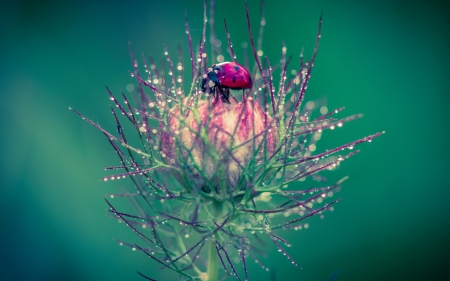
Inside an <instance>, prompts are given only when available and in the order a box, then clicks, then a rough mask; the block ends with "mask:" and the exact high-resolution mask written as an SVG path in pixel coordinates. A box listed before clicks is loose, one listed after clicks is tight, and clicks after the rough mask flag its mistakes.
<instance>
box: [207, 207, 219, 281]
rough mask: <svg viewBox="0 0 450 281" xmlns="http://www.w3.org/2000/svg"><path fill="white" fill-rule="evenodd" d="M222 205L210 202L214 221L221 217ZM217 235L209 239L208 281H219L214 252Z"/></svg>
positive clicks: (217, 256) (216, 258) (216, 255)
mask: <svg viewBox="0 0 450 281" xmlns="http://www.w3.org/2000/svg"><path fill="white" fill-rule="evenodd" d="M222 212H223V203H222V202H218V201H215V200H214V201H212V203H211V214H212V215H213V217H214V218H215V219H217V218H219V217H220V216H222ZM217 238H219V237H218V234H217V233H216V234H215V235H214V237H211V243H210V244H209V253H208V269H207V275H208V281H218V280H219V255H218V254H217V251H216V246H215V245H214V239H217Z"/></svg>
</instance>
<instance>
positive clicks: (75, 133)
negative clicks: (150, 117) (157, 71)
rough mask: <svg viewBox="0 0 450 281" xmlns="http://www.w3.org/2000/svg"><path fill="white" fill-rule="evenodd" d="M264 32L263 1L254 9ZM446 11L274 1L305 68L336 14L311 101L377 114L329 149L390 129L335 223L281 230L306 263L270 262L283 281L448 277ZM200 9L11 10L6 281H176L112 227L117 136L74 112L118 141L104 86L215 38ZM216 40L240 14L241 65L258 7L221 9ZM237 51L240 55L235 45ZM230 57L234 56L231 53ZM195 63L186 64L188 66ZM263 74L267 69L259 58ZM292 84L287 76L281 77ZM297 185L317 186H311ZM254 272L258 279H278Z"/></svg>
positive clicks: (350, 184) (138, 5) (7, 9)
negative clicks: (110, 171) (140, 61)
mask: <svg viewBox="0 0 450 281" xmlns="http://www.w3.org/2000/svg"><path fill="white" fill-rule="evenodd" d="M249 2H250V3H249V9H250V15H251V18H252V26H253V29H254V32H255V33H257V30H258V25H259V12H260V9H259V1H249ZM448 8H449V7H448V5H447V4H446V3H445V1H406V0H389V1H388V0H385V1H357V0H344V1H331V0H330V1H297V0H277V1H272V0H267V1H266V22H267V24H266V26H265V32H264V37H263V51H264V54H265V55H267V56H268V57H269V58H270V59H271V62H273V63H276V62H277V61H278V60H279V58H280V52H281V41H282V40H285V42H286V45H287V54H288V55H290V54H292V55H293V57H294V60H293V61H294V62H295V63H297V62H298V59H299V54H300V51H301V49H302V47H304V48H305V56H306V58H308V57H309V56H310V55H311V53H312V49H313V47H314V41H315V36H316V32H317V23H318V18H319V15H320V13H321V12H322V11H323V12H324V16H323V32H322V41H321V45H320V48H319V54H318V57H317V61H316V64H315V68H314V69H313V72H312V80H311V84H310V85H309V87H308V91H307V95H306V100H318V99H319V100H327V102H328V107H329V108H330V109H332V108H337V107H340V106H345V107H346V109H345V111H344V112H343V113H342V114H341V115H340V116H341V117H343V116H345V115H350V114H355V113H363V114H364V118H363V119H361V120H357V121H354V122H352V123H349V124H346V125H344V126H343V128H339V129H338V130H334V131H332V132H326V133H324V135H323V136H322V140H321V141H320V142H319V144H318V151H321V150H325V149H326V148H331V147H332V146H334V145H340V144H344V143H346V142H348V141H352V140H354V139H357V138H360V137H363V136H366V135H369V134H372V133H375V132H378V131H383V130H385V131H386V134H385V135H383V136H382V137H379V138H377V139H376V140H374V141H373V142H372V143H365V144H362V145H360V146H359V148H360V149H362V152H361V153H359V154H358V155H356V156H354V157H352V158H350V159H349V160H347V161H344V162H343V163H342V164H341V166H340V168H339V169H338V170H337V171H334V172H328V173H325V175H326V176H327V177H329V178H330V181H333V180H336V179H339V178H342V177H344V176H346V175H349V176H350V179H349V180H348V181H347V182H346V183H345V185H344V187H343V189H342V191H341V192H340V193H338V194H337V195H336V196H338V197H341V198H342V200H341V202H339V203H338V204H337V205H335V210H334V212H328V213H327V214H326V216H325V219H323V220H321V219H319V218H316V217H314V218H311V219H310V220H309V221H308V222H309V225H310V227H309V228H308V229H304V230H301V231H292V232H286V233H284V234H282V236H283V237H285V238H286V239H287V240H289V241H290V242H291V243H292V244H293V247H291V248H289V249H288V252H289V253H290V254H291V255H292V256H293V257H294V259H296V261H297V262H298V263H299V264H300V265H301V266H302V269H300V268H296V267H293V266H292V265H291V264H290V262H289V261H288V260H287V259H286V258H285V257H284V256H283V255H281V254H280V253H278V252H277V251H276V250H275V248H271V249H272V250H271V253H270V255H271V258H270V259H268V260H265V261H264V262H265V263H266V264H267V265H269V267H270V268H271V270H272V271H273V272H276V280H328V278H329V277H330V276H331V275H332V273H333V272H335V271H336V270H338V271H339V274H338V275H337V277H336V279H335V280H337V281H340V280H342V281H344V280H448V276H449V272H448V266H449V265H450V257H449V255H448V251H449V250H450V247H449V246H450V241H449V237H450V233H449V230H450V216H449V215H450V208H449V207H448V200H449V199H450V197H449V196H450V190H449V189H450V179H449V176H448V175H447V173H448V169H449V167H450V165H449V164H448V161H449V160H448V156H449V154H450V153H449V152H450V149H449V143H450V141H449V136H450V126H449V121H450V118H449V117H450V114H449V110H448V106H449V104H450V103H449V102H450V95H449V92H450V89H449V88H450V87H449V78H448V77H449V74H450V71H449V67H448V66H449V65H450V55H449V49H450V44H449V34H450V25H449V21H450V18H449V17H448ZM202 9H203V8H202V3H201V1H200V0H198V1H182V0H177V1H128V2H127V3H125V2H122V3H119V2H118V1H74V2H70V1H69V2H66V1H52V0H47V1H31V0H26V1H20V0H18V1H9V2H5V1H3V3H2V4H1V5H0V22H1V24H0V66H1V67H0V95H1V101H2V102H1V103H0V112H1V118H0V128H1V138H0V141H1V147H2V151H3V152H2V157H1V158H0V161H1V162H0V163H1V187H0V212H1V214H2V215H1V226H0V249H1V254H0V259H1V261H0V279H1V280H143V279H142V278H141V277H140V276H139V275H138V274H137V273H136V271H141V272H143V273H146V274H147V275H149V276H151V277H153V278H156V279H158V280H171V278H172V277H169V275H166V272H165V271H160V270H159V266H157V265H156V263H154V262H152V261H151V260H149V259H148V258H147V257H145V255H144V254H142V253H140V252H133V251H132V250H130V249H129V248H125V247H120V246H118V244H117V243H116V242H115V241H114V240H113V238H120V239H123V240H127V239H130V240H131V239H133V238H134V236H133V233H132V232H131V231H129V230H128V229H127V228H126V227H125V226H124V225H123V224H122V225H119V224H118V223H117V222H116V221H115V220H112V219H109V218H108V217H107V216H106V214H107V212H106V206H107V205H106V203H105V201H104V199H103V198H104V195H105V194H106V193H109V192H116V191H117V187H120V185H127V184H128V182H126V181H124V182H121V183H120V184H119V183H114V184H113V183H109V182H108V183H103V182H101V181H100V180H99V179H100V178H101V177H102V176H104V175H105V172H104V171H103V169H102V168H103V167H106V166H111V165H116V164H117V163H118V161H117V156H116V155H115V152H114V151H113V150H112V149H111V147H110V145H109V144H108V142H107V140H106V139H105V138H104V136H103V135H102V134H101V133H100V132H98V131H97V130H96V129H94V128H93V127H91V126H90V125H88V124H87V123H86V122H84V121H83V120H82V119H81V118H79V117H78V116H76V115H75V114H74V113H73V112H70V111H69V110H68V109H67V108H68V106H71V107H73V108H75V109H77V110H78V111H80V112H82V113H83V114H85V115H86V116H88V117H89V118H91V119H92V120H94V121H96V122H98V123H99V124H101V125H102V126H104V127H105V128H107V129H110V130H111V131H114V130H115V125H114V121H113V118H112V116H111V114H110V109H109V105H110V104H111V101H110V100H109V99H108V95H107V91H106V90H105V85H107V86H108V87H109V88H110V89H111V90H112V91H113V92H114V93H116V94H119V93H120V91H121V90H123V91H126V87H127V85H128V84H130V83H134V82H135V81H134V79H132V78H131V77H130V76H129V71H130V70H131V69H132V66H131V62H130V58H129V53H128V41H131V42H132V48H133V50H134V52H135V54H137V55H138V56H140V54H141V53H144V54H146V55H147V54H149V53H151V54H152V55H153V56H154V57H155V58H156V59H158V60H159V59H161V58H163V52H164V51H163V43H164V44H166V45H167V46H168V48H169V52H171V54H172V57H175V58H176V46H177V44H180V45H181V46H182V48H183V51H184V54H185V57H186V58H187V57H188V45H187V38H186V34H185V27H184V15H185V11H187V12H188V17H189V22H190V26H191V31H192V36H193V39H194V43H195V42H198V40H199V39H200V35H201V28H202ZM215 18H216V22H217V25H216V32H217V34H218V36H219V38H220V39H221V40H222V42H223V43H224V44H225V42H226V37H225V33H224V27H223V24H222V19H223V18H226V19H227V21H228V25H229V30H230V33H231V37H232V40H233V42H234V45H235V50H236V53H237V56H238V60H240V59H241V58H242V51H241V50H240V48H239V46H240V45H241V42H244V41H246V42H248V34H247V29H246V19H245V8H244V3H243V1H237V0H232V1H220V0H219V1H217V3H216V17H215ZM223 50H225V49H223ZM225 58H226V60H229V59H230V58H229V57H227V56H226V57H225ZM185 62H187V60H185ZM251 62H252V63H253V60H251ZM277 80H278V79H276V81H277ZM298 187H299V188H300V187H303V188H306V187H305V186H302V185H301V184H299V185H298ZM270 276H271V275H270V274H268V273H266V272H265V271H263V270H261V269H260V268H259V267H258V266H256V265H255V264H253V263H251V264H250V280H270Z"/></svg>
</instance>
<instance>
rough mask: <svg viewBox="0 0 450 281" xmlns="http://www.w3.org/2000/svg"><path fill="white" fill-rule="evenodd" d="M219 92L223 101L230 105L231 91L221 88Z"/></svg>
mask: <svg viewBox="0 0 450 281" xmlns="http://www.w3.org/2000/svg"><path fill="white" fill-rule="evenodd" d="M219 91H220V93H221V94H222V95H221V98H222V101H223V102H225V103H228V104H230V89H229V88H223V87H220V86H219Z"/></svg>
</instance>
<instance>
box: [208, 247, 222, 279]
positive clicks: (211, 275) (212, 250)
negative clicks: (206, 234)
mask: <svg viewBox="0 0 450 281" xmlns="http://www.w3.org/2000/svg"><path fill="white" fill-rule="evenodd" d="M207 274H208V281H218V280H219V256H218V255H217V252H216V247H215V246H214V241H213V240H212V239H211V243H210V244H209V254H208V271H207Z"/></svg>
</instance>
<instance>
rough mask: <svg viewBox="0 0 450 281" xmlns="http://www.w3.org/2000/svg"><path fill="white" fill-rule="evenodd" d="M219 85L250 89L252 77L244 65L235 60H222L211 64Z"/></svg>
mask: <svg viewBox="0 0 450 281" xmlns="http://www.w3.org/2000/svg"><path fill="white" fill-rule="evenodd" d="M213 69H214V70H215V71H216V73H217V77H218V78H219V82H220V85H221V86H224V87H227V88H230V89H235V90H236V89H250V88H251V87H252V85H253V82H252V77H251V75H250V73H249V72H248V70H247V69H245V67H243V66H242V65H240V64H238V63H236V62H222V63H218V64H216V65H214V66H213Z"/></svg>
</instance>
